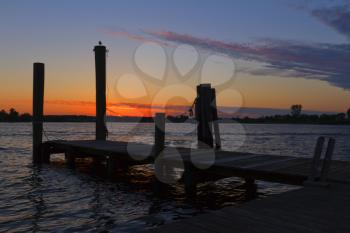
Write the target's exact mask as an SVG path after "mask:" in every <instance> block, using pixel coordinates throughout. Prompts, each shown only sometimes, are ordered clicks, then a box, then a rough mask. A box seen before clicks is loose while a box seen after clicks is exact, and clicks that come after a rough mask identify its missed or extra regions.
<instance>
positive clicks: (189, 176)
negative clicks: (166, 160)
mask: <svg viewBox="0 0 350 233" xmlns="http://www.w3.org/2000/svg"><path fill="white" fill-rule="evenodd" d="M183 179H184V183H185V192H186V196H187V197H188V198H195V197H196V195H197V180H196V176H195V172H194V167H193V165H192V164H185V171H184V174H183Z"/></svg>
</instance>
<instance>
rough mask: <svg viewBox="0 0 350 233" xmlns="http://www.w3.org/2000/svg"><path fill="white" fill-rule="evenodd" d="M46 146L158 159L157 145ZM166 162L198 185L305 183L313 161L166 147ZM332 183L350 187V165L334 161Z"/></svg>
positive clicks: (133, 160) (78, 153) (138, 160)
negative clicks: (247, 181) (242, 180)
mask: <svg viewBox="0 0 350 233" xmlns="http://www.w3.org/2000/svg"><path fill="white" fill-rule="evenodd" d="M43 145H44V146H45V147H46V148H47V149H46V151H47V153H46V156H50V154H53V153H66V154H72V155H73V156H74V157H100V158H102V159H104V158H106V157H109V158H113V160H114V161H116V162H117V163H118V161H122V162H124V163H126V164H129V165H135V164H148V163H153V162H154V158H155V152H154V148H153V146H152V145H146V144H142V143H131V142H117V141H103V140H101V141H96V140H75V141H64V140H59V141H47V142H45V143H44V144H43ZM179 154H180V155H181V156H179ZM196 158H197V159H196ZM198 158H200V159H198ZM46 160H49V158H47V159H46ZM163 160H164V161H166V162H168V164H171V166H173V167H174V168H176V167H178V168H191V169H192V174H193V176H194V177H196V179H198V180H197V182H201V179H204V181H206V180H208V179H209V180H210V178H212V179H214V180H215V179H219V178H225V177H233V176H236V177H243V178H251V179H257V180H264V181H272V182H281V183H286V184H302V183H303V182H304V181H305V180H306V179H307V178H308V175H309V173H310V165H311V161H312V160H311V158H297V157H292V156H277V155H262V154H251V153H243V152H231V151H221V150H219V151H215V150H199V149H191V148H182V147H177V148H172V147H166V148H165V149H164V153H163ZM194 160H195V161H196V162H195V163H193V161H194ZM208 163H209V164H208ZM193 164H195V165H193ZM201 167H205V168H206V169H200V168H201ZM208 167H209V168H208ZM328 181H331V182H339V183H347V184H350V162H344V161H332V164H331V169H330V172H329V175H328Z"/></svg>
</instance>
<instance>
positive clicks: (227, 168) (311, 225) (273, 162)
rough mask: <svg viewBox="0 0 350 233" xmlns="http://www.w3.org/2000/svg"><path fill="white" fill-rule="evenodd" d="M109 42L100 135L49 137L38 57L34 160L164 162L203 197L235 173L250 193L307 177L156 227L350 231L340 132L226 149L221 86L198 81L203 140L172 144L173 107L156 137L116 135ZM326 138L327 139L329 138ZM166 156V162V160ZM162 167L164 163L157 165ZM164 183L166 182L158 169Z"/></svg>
mask: <svg viewBox="0 0 350 233" xmlns="http://www.w3.org/2000/svg"><path fill="white" fill-rule="evenodd" d="M106 51H107V50H106V48H105V46H103V45H102V44H101V43H100V44H99V45H97V46H95V48H94V52H95V61H96V62H95V65H96V138H95V140H50V141H45V142H43V140H42V134H43V109H44V106H43V104H44V101H43V99H44V77H45V74H44V64H43V63H35V64H34V88H33V162H34V163H36V164H39V165H40V164H43V163H47V164H48V163H50V158H51V155H52V154H64V155H65V159H66V163H67V166H68V167H70V168H74V167H75V161H76V159H77V158H86V157H89V158H92V159H93V160H94V161H95V162H96V163H100V164H101V165H104V166H105V170H106V173H107V174H108V176H113V174H114V171H115V170H116V169H117V168H121V167H122V168H127V167H130V166H134V165H139V164H154V165H155V166H154V167H157V166H158V168H159V166H160V170H164V171H165V172H166V171H169V170H180V171H181V172H182V173H181V174H182V176H181V178H180V179H178V180H177V181H178V183H182V184H183V185H184V187H185V191H186V195H187V196H188V197H189V198H195V197H196V192H197V185H198V184H200V183H202V182H208V181H216V180H219V179H223V178H228V177H241V178H242V179H243V180H244V181H245V184H246V185H245V187H246V191H247V196H249V197H254V196H255V195H256V193H257V188H258V187H257V186H256V183H255V181H256V180H262V181H269V182H279V183H284V184H294V185H300V186H301V187H303V188H301V189H300V190H297V191H292V192H287V193H285V194H281V195H276V196H274V197H269V198H266V199H263V200H254V201H251V202H249V203H246V204H243V205H242V206H240V207H227V208H224V209H222V210H219V211H215V212H212V213H208V214H204V215H201V216H198V217H193V218H191V219H187V220H183V221H180V222H175V223H172V224H169V225H165V226H163V227H160V228H157V229H154V230H152V232H174V233H175V232H220V233H221V232H222V233H225V232H310V233H311V232H349V231H350V229H349V228H350V227H349V225H350V224H348V222H349V221H348V220H350V219H349V217H348V216H349V215H348V214H347V211H348V210H346V207H347V206H350V162H344V161H336V160H333V159H332V157H333V150H334V147H335V140H334V139H333V138H324V137H322V136H321V137H319V139H318V141H317V142H316V145H315V152H314V154H313V155H310V157H309V158H301V157H293V156H283V155H280V156H276V155H267V154H252V153H248V152H232V151H224V150H222V149H221V140H220V132H219V127H218V118H217V111H216V100H215V98H216V97H215V89H213V88H212V87H211V85H210V84H200V85H198V86H197V98H196V100H195V118H196V120H197V122H198V124H197V140H198V148H183V147H176V148H175V147H166V146H165V144H164V141H165V131H166V128H165V126H166V124H165V118H166V116H165V114H164V113H157V114H156V115H155V116H154V126H155V135H154V138H155V140H154V144H153V145H147V144H142V143H135V142H121V141H110V140H108V137H107V135H108V131H107V128H106V125H105V118H106V93H105V92H106V86H105V85H106V59H105V56H106ZM325 144H326V145H325ZM159 161H161V163H159ZM155 170H156V168H155ZM155 177H156V178H157V179H156V183H158V184H162V183H164V182H163V180H162V179H159V176H158V177H157V174H156V171H155Z"/></svg>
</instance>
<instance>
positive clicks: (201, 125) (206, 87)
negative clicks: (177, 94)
mask: <svg viewBox="0 0 350 233" xmlns="http://www.w3.org/2000/svg"><path fill="white" fill-rule="evenodd" d="M211 95H212V90H211V86H210V84H200V85H198V86H197V101H196V106H195V107H196V119H197V121H198V125H197V138H198V146H199V147H213V135H212V131H213V130H212V118H213V116H212V109H211V102H212V97H211Z"/></svg>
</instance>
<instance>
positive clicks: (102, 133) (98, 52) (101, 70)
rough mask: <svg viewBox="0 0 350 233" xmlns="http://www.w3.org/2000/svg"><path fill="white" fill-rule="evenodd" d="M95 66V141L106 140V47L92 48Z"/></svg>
mask: <svg viewBox="0 0 350 233" xmlns="http://www.w3.org/2000/svg"><path fill="white" fill-rule="evenodd" d="M94 52H95V66H96V140H106V138H107V128H106V125H105V117H106V52H107V50H106V47H105V46H103V45H101V44H100V45H97V46H95V48H94Z"/></svg>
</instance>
